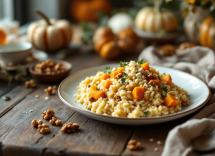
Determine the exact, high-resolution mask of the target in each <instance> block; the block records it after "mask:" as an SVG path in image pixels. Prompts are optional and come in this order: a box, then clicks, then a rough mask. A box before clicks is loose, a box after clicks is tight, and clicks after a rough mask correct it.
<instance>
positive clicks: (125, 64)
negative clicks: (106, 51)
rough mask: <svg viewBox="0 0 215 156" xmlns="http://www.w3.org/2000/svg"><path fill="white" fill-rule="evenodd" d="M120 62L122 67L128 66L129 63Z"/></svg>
mask: <svg viewBox="0 0 215 156" xmlns="http://www.w3.org/2000/svg"><path fill="white" fill-rule="evenodd" d="M119 64H120V67H125V66H127V65H128V63H127V62H122V61H121V62H119Z"/></svg>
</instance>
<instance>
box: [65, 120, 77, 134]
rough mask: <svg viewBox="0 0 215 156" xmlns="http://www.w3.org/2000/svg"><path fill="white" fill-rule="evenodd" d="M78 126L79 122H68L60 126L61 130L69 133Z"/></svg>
mask: <svg viewBox="0 0 215 156" xmlns="http://www.w3.org/2000/svg"><path fill="white" fill-rule="evenodd" d="M78 128H79V124H77V123H71V122H69V123H68V124H64V125H63V127H62V128H61V131H62V132H68V133H70V132H75V130H76V129H78Z"/></svg>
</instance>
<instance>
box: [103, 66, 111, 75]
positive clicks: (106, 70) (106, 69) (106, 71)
mask: <svg viewBox="0 0 215 156" xmlns="http://www.w3.org/2000/svg"><path fill="white" fill-rule="evenodd" d="M104 73H108V74H111V68H110V66H109V67H106V68H105V71H104Z"/></svg>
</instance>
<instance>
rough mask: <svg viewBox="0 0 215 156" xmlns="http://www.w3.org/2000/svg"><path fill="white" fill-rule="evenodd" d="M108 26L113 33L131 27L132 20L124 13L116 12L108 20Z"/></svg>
mask: <svg viewBox="0 0 215 156" xmlns="http://www.w3.org/2000/svg"><path fill="white" fill-rule="evenodd" d="M108 26H109V27H110V28H111V30H112V31H113V32H114V34H118V33H119V32H120V31H121V30H123V29H126V28H133V26H134V20H133V19H132V18H131V16H130V15H128V14H126V13H117V14H115V15H113V16H112V17H111V18H110V19H109V20H108Z"/></svg>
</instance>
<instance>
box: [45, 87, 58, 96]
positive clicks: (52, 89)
mask: <svg viewBox="0 0 215 156" xmlns="http://www.w3.org/2000/svg"><path fill="white" fill-rule="evenodd" d="M44 91H45V92H46V94H48V95H54V94H55V93H56V91H55V89H54V88H52V87H51V86H49V87H48V88H46V89H45V90H44Z"/></svg>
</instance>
